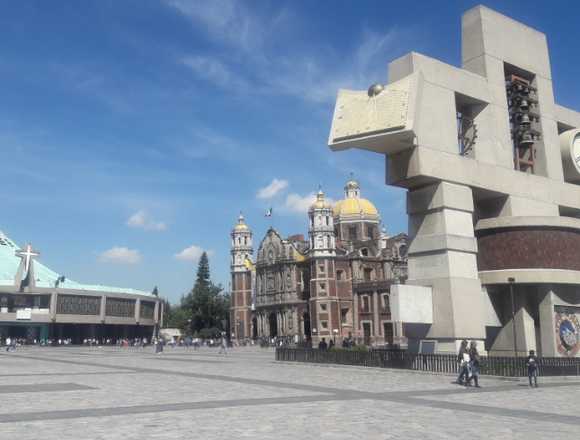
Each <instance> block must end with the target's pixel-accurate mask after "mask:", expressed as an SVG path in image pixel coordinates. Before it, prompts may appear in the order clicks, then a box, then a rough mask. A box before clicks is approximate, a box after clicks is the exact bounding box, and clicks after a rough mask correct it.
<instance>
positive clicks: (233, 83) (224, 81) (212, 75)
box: [181, 55, 249, 93]
mask: <svg viewBox="0 0 580 440" xmlns="http://www.w3.org/2000/svg"><path fill="white" fill-rule="evenodd" d="M181 62H182V63H183V64H184V65H186V66H187V67H189V68H190V69H191V70H192V71H193V73H194V74H195V75H196V76H197V77H199V78H201V79H203V80H204V81H208V82H212V83H214V84H215V85H216V86H218V87H221V88H227V89H231V90H232V91H234V92H236V93H239V92H245V91H247V90H248V88H249V84H248V83H247V82H246V81H245V80H244V79H242V77H240V76H239V75H237V74H236V73H234V72H232V70H231V68H230V67H228V66H226V65H225V64H224V63H223V62H222V61H220V60H219V59H217V58H215V57H209V56H202V55H195V56H187V57H184V58H183V59H182V60H181Z"/></svg>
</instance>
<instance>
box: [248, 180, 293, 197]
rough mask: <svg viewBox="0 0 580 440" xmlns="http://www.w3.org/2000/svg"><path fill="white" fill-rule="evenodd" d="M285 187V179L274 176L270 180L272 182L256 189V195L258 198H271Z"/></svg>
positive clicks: (286, 186)
mask: <svg viewBox="0 0 580 440" xmlns="http://www.w3.org/2000/svg"><path fill="white" fill-rule="evenodd" d="M286 188H288V181H287V180H282V179H276V178H274V180H272V182H271V183H270V184H269V185H268V186H266V187H264V188H260V189H259V190H258V194H256V197H257V198H259V199H271V198H272V197H274V196H275V195H276V194H278V193H279V192H280V191H283V190H284V189H286Z"/></svg>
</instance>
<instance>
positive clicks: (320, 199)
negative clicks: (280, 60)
mask: <svg viewBox="0 0 580 440" xmlns="http://www.w3.org/2000/svg"><path fill="white" fill-rule="evenodd" d="M313 209H332V205H331V204H330V203H328V202H327V201H326V200H325V199H324V193H323V192H322V191H321V190H319V191H318V194H316V200H315V201H314V203H313V204H312V205H310V211H312V210H313Z"/></svg>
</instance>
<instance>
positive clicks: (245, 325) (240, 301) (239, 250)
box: [230, 213, 254, 340]
mask: <svg viewBox="0 0 580 440" xmlns="http://www.w3.org/2000/svg"><path fill="white" fill-rule="evenodd" d="M231 237H232V244H231V255H232V258H231V274H232V287H231V290H232V298H231V308H230V325H231V332H232V337H233V338H235V339H238V340H241V339H245V338H249V337H251V336H252V335H251V318H252V317H251V314H252V271H251V260H252V255H253V253H254V249H253V248H252V231H251V230H250V228H249V227H248V225H247V224H246V222H245V220H244V216H243V215H242V214H241V213H240V216H239V217H238V223H237V224H236V226H234V229H233V230H232V233H231ZM247 260H249V261H247Z"/></svg>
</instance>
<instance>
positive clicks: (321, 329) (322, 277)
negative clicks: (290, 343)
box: [308, 190, 340, 344]
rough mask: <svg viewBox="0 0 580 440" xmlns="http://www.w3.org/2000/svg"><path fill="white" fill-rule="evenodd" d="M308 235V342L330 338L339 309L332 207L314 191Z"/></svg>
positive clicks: (321, 194)
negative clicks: (309, 324) (314, 197)
mask: <svg viewBox="0 0 580 440" xmlns="http://www.w3.org/2000/svg"><path fill="white" fill-rule="evenodd" d="M308 217H309V225H310V227H309V236H310V255H311V263H310V273H311V279H310V318H311V325H312V339H313V343H314V344H316V343H318V341H319V340H320V339H321V338H326V340H327V341H328V340H329V339H332V337H333V336H334V334H335V333H336V332H334V330H335V329H336V330H337V332H338V328H339V322H338V319H339V315H340V311H339V307H338V302H337V292H336V277H335V272H336V270H335V261H334V260H335V256H336V236H335V234H334V219H333V216H332V205H331V204H330V203H328V202H327V201H326V200H325V199H324V193H323V192H322V190H319V191H318V194H317V195H316V201H315V202H314V203H313V204H312V206H311V207H310V209H309V210H308Z"/></svg>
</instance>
